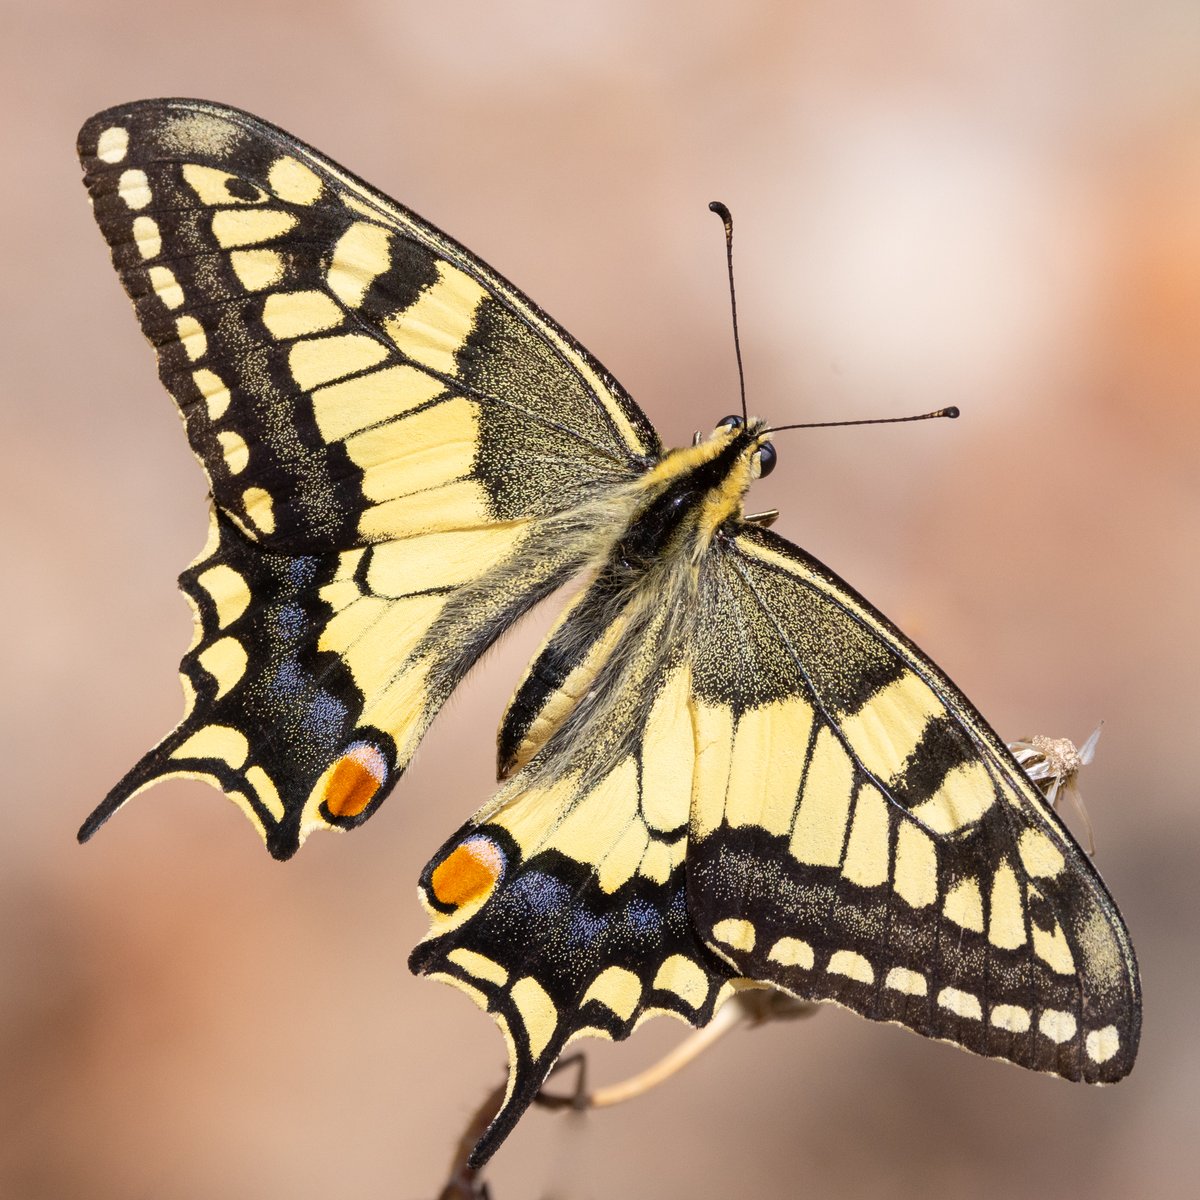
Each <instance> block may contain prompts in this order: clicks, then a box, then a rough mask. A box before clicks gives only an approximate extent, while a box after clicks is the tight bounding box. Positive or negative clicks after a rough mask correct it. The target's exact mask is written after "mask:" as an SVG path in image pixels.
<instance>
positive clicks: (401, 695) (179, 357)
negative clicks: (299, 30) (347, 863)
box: [79, 100, 661, 856]
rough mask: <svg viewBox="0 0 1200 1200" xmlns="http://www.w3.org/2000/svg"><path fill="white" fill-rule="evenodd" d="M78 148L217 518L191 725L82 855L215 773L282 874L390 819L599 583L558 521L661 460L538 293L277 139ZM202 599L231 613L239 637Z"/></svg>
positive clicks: (212, 111) (631, 410) (189, 123)
mask: <svg viewBox="0 0 1200 1200" xmlns="http://www.w3.org/2000/svg"><path fill="white" fill-rule="evenodd" d="M79 150H80V156H81V159H82V161H83V164H84V168H85V172H86V177H85V182H86V183H87V187H88V190H89V193H90V195H91V198H92V202H93V209H94V212H95V216H96V219H97V222H98V223H99V225H100V228H101V230H102V231H103V233H104V235H105V237H106V239H107V240H108V243H109V245H110V247H111V249H112V256H113V262H114V265H115V266H116V268H117V271H118V273H119V275H120V278H121V281H122V283H123V284H124V286H125V289H126V291H127V292H128V293H129V295H130V297H131V299H132V300H133V301H134V306H135V310H136V312H137V316H138V319H139V321H140V323H141V325H142V329H143V331H144V332H145V334H146V336H147V337H148V338H149V340H150V341H151V343H152V344H153V345H154V347H155V349H156V352H157V354H158V360H159V373H160V376H161V378H162V381H163V383H164V384H165V386H166V388H167V390H168V391H169V392H170V393H171V395H172V396H173V397H174V399H175V400H176V402H177V404H178V405H179V409H180V412H181V415H182V417H183V420H184V423H185V426H186V429H187V434H188V438H189V441H190V442H191V445H192V448H193V450H194V451H195V452H196V455H197V457H198V458H199V459H200V462H201V463H202V465H203V466H204V469H205V471H206V473H207V475H208V478H209V481H210V483H211V487H212V493H213V498H214V502H215V507H216V516H215V517H214V522H215V524H214V530H215V532H214V541H213V542H212V543H211V544H210V547H209V549H208V550H206V552H205V554H204V555H203V556H202V559H201V560H200V561H199V562H198V563H197V564H195V566H194V567H193V568H192V569H191V570H190V571H189V572H188V574H186V575H185V577H184V580H183V585H184V587H185V590H187V591H188V593H189V595H190V596H191V597H192V599H193V601H194V602H195V604H196V606H197V614H198V630H197V642H196V645H195V646H194V647H193V649H192V651H191V652H190V654H189V657H188V659H187V660H185V663H184V666H183V674H184V678H185V689H186V690H188V692H189V695H191V696H193V697H194V702H193V705H192V707H191V709H190V710H189V713H188V715H187V716H186V717H185V720H184V722H183V723H182V724H181V726H180V727H179V729H178V730H177V731H176V732H175V733H174V734H173V735H171V737H170V738H168V740H167V742H165V743H164V744H163V745H162V746H160V747H159V748H158V749H157V750H156V751H153V752H151V754H150V755H148V756H147V757H146V759H144V760H143V762H142V763H141V764H139V766H138V767H137V768H135V770H134V771H133V772H131V774H130V775H129V776H128V777H127V778H126V780H124V781H122V783H121V784H120V785H118V787H117V788H116V789H114V791H113V793H112V794H110V796H109V797H108V798H107V800H106V801H105V803H104V804H103V805H102V806H101V807H100V808H99V809H98V810H97V812H96V813H95V814H93V817H92V818H91V819H90V820H89V822H88V824H87V825H86V826H85V830H84V832H85V833H88V832H90V831H91V830H93V829H94V828H95V827H96V826H97V825H98V824H99V823H100V822H101V821H103V820H104V819H105V818H106V817H107V816H108V815H110V814H111V812H112V811H114V810H115V809H116V808H117V807H119V806H120V804H121V803H123V802H124V801H125V800H126V799H128V798H129V796H130V795H132V793H133V792H134V791H135V790H139V789H140V788H142V787H144V786H146V785H147V784H149V783H151V782H153V781H154V780H155V779H157V778H162V777H164V776H166V775H168V774H175V773H185V774H202V775H204V776H205V777H207V778H210V779H213V780H214V781H218V782H219V785H220V786H221V787H223V788H224V789H225V790H226V791H229V792H230V794H231V795H233V796H234V798H235V799H237V800H238V801H239V803H241V804H242V806H243V807H244V808H246V810H247V811H248V813H250V815H251V816H252V818H253V819H254V821H255V823H256V824H258V825H259V826H260V829H261V831H262V832H263V834H264V837H265V838H266V839H267V842H268V845H269V846H270V848H271V849H272V852H273V853H275V854H277V855H279V856H286V855H287V854H288V853H290V852H292V851H293V850H294V849H295V848H296V846H297V845H298V842H299V839H301V838H302V837H303V836H304V834H305V833H306V832H307V831H308V830H309V829H311V828H314V827H319V826H320V825H322V824H334V825H339V824H341V825H344V824H353V823H357V822H358V821H359V820H361V819H362V818H363V817H365V816H366V815H367V814H368V813H369V812H371V811H373V810H374V808H375V807H376V805H377V804H378V802H379V800H380V799H381V798H382V797H383V795H384V794H385V793H386V792H387V790H388V789H389V788H390V786H391V785H392V783H393V782H394V780H395V779H396V778H397V777H398V775H399V773H400V772H401V771H402V770H403V768H404V766H405V765H406V763H407V761H408V757H409V756H410V755H411V752H412V749H413V748H414V747H415V745H416V742H417V741H418V740H419V738H420V736H421V734H422V733H423V732H424V729H425V727H426V726H427V725H428V722H429V720H430V719H432V716H433V714H434V713H435V712H436V710H437V708H438V707H439V706H440V704H441V703H442V702H444V700H445V698H446V696H447V695H448V694H449V691H450V690H451V689H452V688H453V687H454V685H455V684H456V683H457V681H458V679H459V678H461V675H462V674H463V672H464V671H465V670H466V669H468V668H469V666H470V665H471V663H472V662H473V661H474V660H475V658H477V657H478V654H479V653H480V652H481V651H482V650H483V649H485V648H486V646H487V645H489V644H490V643H491V642H492V641H493V640H494V639H495V637H496V636H498V635H499V633H500V632H501V631H502V630H503V629H504V628H506V627H507V625H508V624H510V623H511V621H512V620H513V619H514V618H515V617H516V616H517V615H518V614H519V613H520V612H521V611H523V610H524V609H525V608H526V607H528V606H529V605H530V604H532V603H534V602H535V601H536V600H537V598H538V597H539V596H540V595H544V594H545V593H546V592H547V591H549V590H551V589H553V588H554V587H556V586H558V585H559V584H560V583H562V582H563V581H564V580H565V579H566V578H567V577H568V576H569V575H570V574H571V573H572V572H573V571H574V570H576V569H578V567H579V565H580V564H581V562H582V561H583V560H584V559H585V558H586V552H585V551H581V550H580V548H579V547H578V546H573V545H571V544H570V541H571V539H570V538H569V537H564V536H562V530H561V528H560V527H555V528H549V527H548V526H547V522H550V523H551V524H552V523H553V522H554V521H555V520H556V518H558V517H560V516H561V514H563V513H574V514H578V513H580V511H581V510H585V509H586V507H587V505H588V504H589V503H594V502H596V501H597V500H598V499H600V498H602V497H603V496H604V495H606V494H607V493H608V492H609V491H610V490H612V489H613V488H615V487H619V486H622V485H625V484H627V483H628V482H629V481H630V480H631V479H634V478H636V477H637V476H638V475H639V474H640V473H641V472H642V471H644V470H645V469H646V466H647V465H648V464H649V463H650V462H651V461H652V460H653V459H654V458H655V457H656V456H657V455H658V454H659V452H660V449H661V448H660V446H659V443H658V439H657V437H656V435H655V434H654V431H653V429H652V428H651V427H650V425H649V424H648V423H647V422H646V420H645V417H644V416H643V415H642V414H641V413H640V411H639V410H638V409H637V407H636V405H634V403H633V402H632V400H630V399H629V397H628V396H627V395H626V393H625V392H624V391H623V390H622V389H621V388H620V386H619V385H618V384H617V383H616V382H615V381H614V380H613V379H612V378H611V377H610V376H609V375H608V374H607V373H606V372H605V371H604V370H603V368H602V367H600V365H599V364H598V363H596V362H595V360H594V359H592V358H591V357H590V356H589V355H588V354H587V353H586V351H584V350H582V348H580V347H579V346H578V345H577V344H576V343H575V342H574V341H573V340H572V339H571V338H570V337H569V336H568V335H567V334H566V333H564V332H563V331H562V330H561V329H560V328H559V327H558V326H557V325H555V324H554V323H553V322H552V321H550V320H549V318H547V317H546V316H545V315H544V314H543V313H541V311H540V310H539V309H537V308H536V307H535V306H534V305H533V304H532V303H531V302H530V301H528V300H527V299H526V298H525V297H524V296H523V295H522V294H521V293H519V292H518V291H517V290H516V289H515V288H513V287H512V286H511V285H510V284H508V283H507V282H506V281H504V280H503V279H501V278H500V277H499V276H498V275H496V274H495V273H494V272H492V271H491V270H490V269H489V268H488V267H486V266H485V265H484V264H483V263H481V262H479V260H478V259H476V258H474V256H472V255H471V254H469V253H468V252H467V251H466V250H464V249H463V248H462V247H460V246H458V245H457V243H455V242H453V241H452V240H451V239H449V238H447V237H446V236H445V235H444V234H441V233H440V232H439V231H438V230H436V229H434V228H433V227H432V226H430V225H428V224H426V223H425V222H423V221H422V220H420V218H418V217H416V216H415V215H414V214H412V213H411V212H409V211H408V210H406V209H404V208H402V207H401V206H399V205H397V204H395V202H393V201H391V200H389V199H388V198H387V197H385V196H383V195H382V194H380V193H379V192H376V191H375V190H373V189H371V188H370V187H368V186H367V185H366V184H364V183H362V182H361V181H359V180H357V179H356V178H355V177H354V176H352V175H350V174H349V173H348V172H346V171H345V170H343V169H342V168H341V167H338V166H337V165H336V164H334V163H333V162H331V161H330V160H329V159H327V158H325V157H323V156H322V155H320V154H318V153H317V152H316V151H314V150H312V149H310V148H309V147H307V146H304V145H303V144H302V143H300V142H298V141H297V140H295V139H294V138H292V137H290V136H289V135H288V134H285V133H283V132H282V131H281V130H278V129H276V128H274V127H273V126H271V125H268V124H266V123H265V122H262V121H259V120H258V119H257V118H254V117H251V116H249V115H248V114H245V113H241V112H238V111H237V110H234V109H228V108H224V107H221V106H219V105H212V104H207V103H203V102H199V101H189V100H160V101H145V102H141V103H137V104H132V105H127V106H123V107H121V108H116V109H111V110H109V111H107V112H104V113H101V114H99V115H98V116H96V117H94V118H92V120H91V121H89V122H88V123H87V124H86V125H85V126H84V128H83V130H82V132H81V134H80V139H79ZM284 559H288V560H290V561H288V562H284ZM283 576H286V577H287V579H288V580H290V581H291V582H289V584H288V585H287V588H286V589H285V591H286V592H287V595H288V600H287V603H286V604H284V603H282V602H281V601H280V600H279V599H278V594H279V593H278V589H277V588H276V583H275V582H274V581H276V580H277V579H278V578H281V577H283ZM206 580H207V581H208V582H214V581H215V582H217V583H218V584H220V585H221V586H228V587H230V588H232V589H233V592H234V593H235V594H236V595H237V596H238V597H239V600H238V603H239V604H241V605H242V611H241V612H240V613H239V614H238V621H239V622H240V623H239V624H238V625H237V627H236V628H234V627H232V626H230V627H228V628H227V623H226V622H225V621H224V617H226V616H228V612H229V608H230V605H229V604H227V605H226V611H225V613H224V614H222V613H219V612H217V609H216V607H214V605H213V604H210V603H209V602H208V600H207V599H206V596H207V595H208V592H207V585H206V582H205V581H206ZM273 589H274V590H273ZM243 593H244V595H243ZM231 603H232V602H231ZM299 621H303V622H304V628H303V629H297V628H292V627H293V626H294V625H295V624H296V623H297V622H299ZM285 643H286V644H287V645H288V647H289V648H288V650H287V652H286V653H284V652H283V651H282V650H281V649H280V646H282V645H283V644H285ZM211 668H215V673H214V671H213V670H212V669H211ZM214 691H215V692H216V693H217V694H216V695H215V696H214ZM289 705H292V706H295V707H298V708H299V710H300V711H301V712H303V713H304V714H305V715H304V716H303V717H297V716H296V715H295V712H294V710H293V709H289V708H288V706H289ZM214 706H216V707H214ZM217 708H219V709H220V711H219V712H218V711H217ZM285 709H288V715H286V716H285V715H282V714H283V713H284V710H285ZM226 730H230V731H232V732H230V733H226V732H224V731H226ZM214 731H215V732H214ZM298 735H299V736H301V737H302V738H303V739H304V740H305V746H304V747H303V749H301V750H299V751H298V752H294V747H293V740H294V738H295V737H296V736H298ZM242 741H246V742H247V743H248V746H249V751H250V752H249V753H248V754H247V755H246V756H245V757H244V758H243V759H242V763H241V765H234V763H235V760H237V759H238V758H239V757H241V755H240V747H241V742H242ZM185 745H187V746H189V747H190V749H189V750H188V751H187V752H186V753H183V754H181V748H182V747H184V746H185ZM364 745H367V746H369V747H371V749H370V750H366V749H364V748H363V747H364ZM214 748H215V751H216V752H215V753H212V754H210V753H208V751H209V750H213V749H214ZM199 750H203V751H205V753H203V754H199V753H198V751H199ZM194 752H197V753H194ZM252 768H253V769H255V770H256V774H255V775H254V777H253V778H251V777H250V776H249V772H250V770H251V769H252ZM318 768H319V769H318ZM263 775H265V776H266V778H265V780H264V778H263ZM339 779H340V780H341V782H340V783H339V782H338V780H339ZM372 780H374V784H372ZM339 796H341V797H342V799H341V800H340V801H339V800H338V799H337V797H339ZM331 797H332V799H333V804H332V807H331V805H330V803H329V802H328V801H329V800H330V799H331Z"/></svg>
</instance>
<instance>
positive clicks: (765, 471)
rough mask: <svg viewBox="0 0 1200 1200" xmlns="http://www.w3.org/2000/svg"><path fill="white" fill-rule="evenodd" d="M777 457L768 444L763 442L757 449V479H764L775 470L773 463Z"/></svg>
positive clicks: (773, 448)
mask: <svg viewBox="0 0 1200 1200" xmlns="http://www.w3.org/2000/svg"><path fill="white" fill-rule="evenodd" d="M778 457H779V456H778V455H777V454H776V453H775V447H774V446H772V445H771V443H770V442H763V444H762V445H761V446H759V448H758V477H759V479H762V478H764V477H765V476H767V475H770V473H771V472H772V471H773V470H775V462H776V459H777V458H778Z"/></svg>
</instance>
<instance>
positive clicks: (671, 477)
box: [498, 422, 766, 778]
mask: <svg viewBox="0 0 1200 1200" xmlns="http://www.w3.org/2000/svg"><path fill="white" fill-rule="evenodd" d="M765 436H766V435H765V426H764V425H763V424H762V423H761V422H753V423H752V424H751V425H750V426H749V427H748V428H747V427H738V428H731V427H728V426H719V427H718V428H717V430H716V431H715V432H714V433H713V435H712V437H711V438H710V439H709V440H707V441H705V442H702V443H700V444H699V445H694V446H689V447H685V448H682V449H678V450H672V451H670V452H668V453H667V454H666V455H665V456H664V457H663V458H662V459H661V460H660V461H659V462H658V463H657V464H656V465H655V466H654V467H653V468H651V470H650V471H648V472H647V473H646V474H645V475H644V476H642V477H641V478H640V479H639V480H638V481H637V482H636V484H634V485H633V487H632V488H631V491H630V493H629V498H630V504H629V510H628V515H627V517H626V518H625V520H624V523H623V527H622V528H620V529H619V530H618V531H616V536H615V537H614V538H613V540H612V542H611V544H610V546H609V548H608V549H607V551H606V552H605V553H604V554H603V556H602V557H600V558H599V560H598V561H597V562H596V564H595V566H594V568H593V574H592V578H591V581H590V583H589V585H588V586H587V588H586V589H585V590H584V591H583V592H582V593H581V594H580V595H579V596H578V598H577V599H576V600H575V601H574V602H573V603H572V604H571V605H570V606H569V607H568V608H567V610H566V611H565V612H564V613H563V615H562V617H561V618H560V619H559V622H558V623H557V624H556V625H555V627H554V628H553V629H552V630H551V631H550V634H549V635H548V637H547V638H546V641H545V642H544V643H543V645H542V647H541V648H540V650H539V652H538V654H537V655H536V656H535V657H534V659H533V661H532V662H531V664H530V666H529V668H528V669H527V671H526V674H525V676H524V678H523V679H522V680H521V683H520V684H519V685H518V687H517V690H516V692H515V693H514V696H513V698H512V700H511V701H510V703H509V707H508V710H507V712H506V713H505V717H504V720H503V722H502V725H501V729H500V733H499V737H498V742H499V774H500V776H501V778H507V777H509V776H511V775H512V774H513V773H514V772H515V771H516V770H518V769H519V768H521V767H524V766H526V764H529V763H530V762H531V760H532V759H534V757H535V755H536V756H537V757H538V761H537V763H535V764H534V765H533V769H535V770H537V771H539V772H545V773H547V774H561V773H562V772H564V771H569V770H572V769H576V768H578V766H579V764H574V763H573V761H572V760H573V757H574V755H575V750H576V748H577V747H579V746H586V747H587V748H588V750H587V755H586V757H587V760H588V761H587V770H589V771H596V770H599V771H601V772H602V771H603V770H604V769H605V767H606V766H608V765H611V764H612V763H613V762H614V761H617V760H619V759H620V758H621V757H622V755H623V754H624V752H625V750H626V743H627V740H628V736H629V734H630V731H631V730H633V729H636V728H637V727H638V725H639V721H640V720H641V714H640V713H639V712H638V711H637V708H638V705H639V704H641V703H648V702H649V700H650V699H652V698H653V696H654V694H655V687H654V686H653V684H654V681H657V680H661V679H662V678H664V677H665V676H666V675H667V674H669V673H670V672H671V671H672V670H674V669H676V667H677V666H678V664H679V663H680V662H681V661H683V660H684V659H685V658H686V653H685V651H686V646H687V644H688V642H689V641H690V639H691V638H692V636H693V635H694V632H695V631H694V629H693V627H692V626H693V624H694V620H695V614H696V612H697V611H698V609H697V603H696V599H697V595H698V593H699V591H700V588H701V578H702V573H703V570H704V561H705V558H706V556H707V555H708V554H709V553H710V552H711V550H712V548H713V546H714V543H715V541H716V538H717V534H718V531H719V530H721V529H722V527H726V526H728V525H729V524H730V523H736V522H738V521H739V520H740V519H741V516H742V498H743V496H744V495H745V493H746V490H747V489H748V488H749V486H750V484H751V483H752V482H753V481H754V479H755V478H757V475H758V469H759V468H758V451H759V446H760V444H761V442H762V441H763V440H764V439H765ZM637 697H642V698H643V699H642V700H638V699H637Z"/></svg>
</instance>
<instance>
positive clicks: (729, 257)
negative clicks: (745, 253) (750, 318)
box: [708, 200, 750, 422]
mask: <svg viewBox="0 0 1200 1200" xmlns="http://www.w3.org/2000/svg"><path fill="white" fill-rule="evenodd" d="M708 210H709V212H715V213H716V214H717V216H718V217H720V218H721V224H723V225H724V226H725V262H726V263H727V264H728V266H729V307H730V309H731V310H732V311H733V349H734V353H735V354H736V355H737V365H738V387H739V388H740V389H741V393H742V420H743V421H745V422H748V421H749V420H750V417H749V414H748V413H747V412H746V375H745V373H744V372H743V370H742V342H741V339H740V338H739V337H738V323H737V292H735V291H734V287H733V214H732V213H731V212H730V211H729V209H728V208H726V207H725V205H724V204H722V203H721V202H720V200H714V201H713V202H712V203H711V204H710V205H709V206H708Z"/></svg>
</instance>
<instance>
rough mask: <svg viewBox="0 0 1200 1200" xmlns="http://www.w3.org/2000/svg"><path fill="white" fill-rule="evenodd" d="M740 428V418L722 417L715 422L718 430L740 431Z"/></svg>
mask: <svg viewBox="0 0 1200 1200" xmlns="http://www.w3.org/2000/svg"><path fill="white" fill-rule="evenodd" d="M741 427H742V418H741V417H733V416H729V417H722V418H721V419H720V420H719V421H718V422H717V428H718V429H741Z"/></svg>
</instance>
